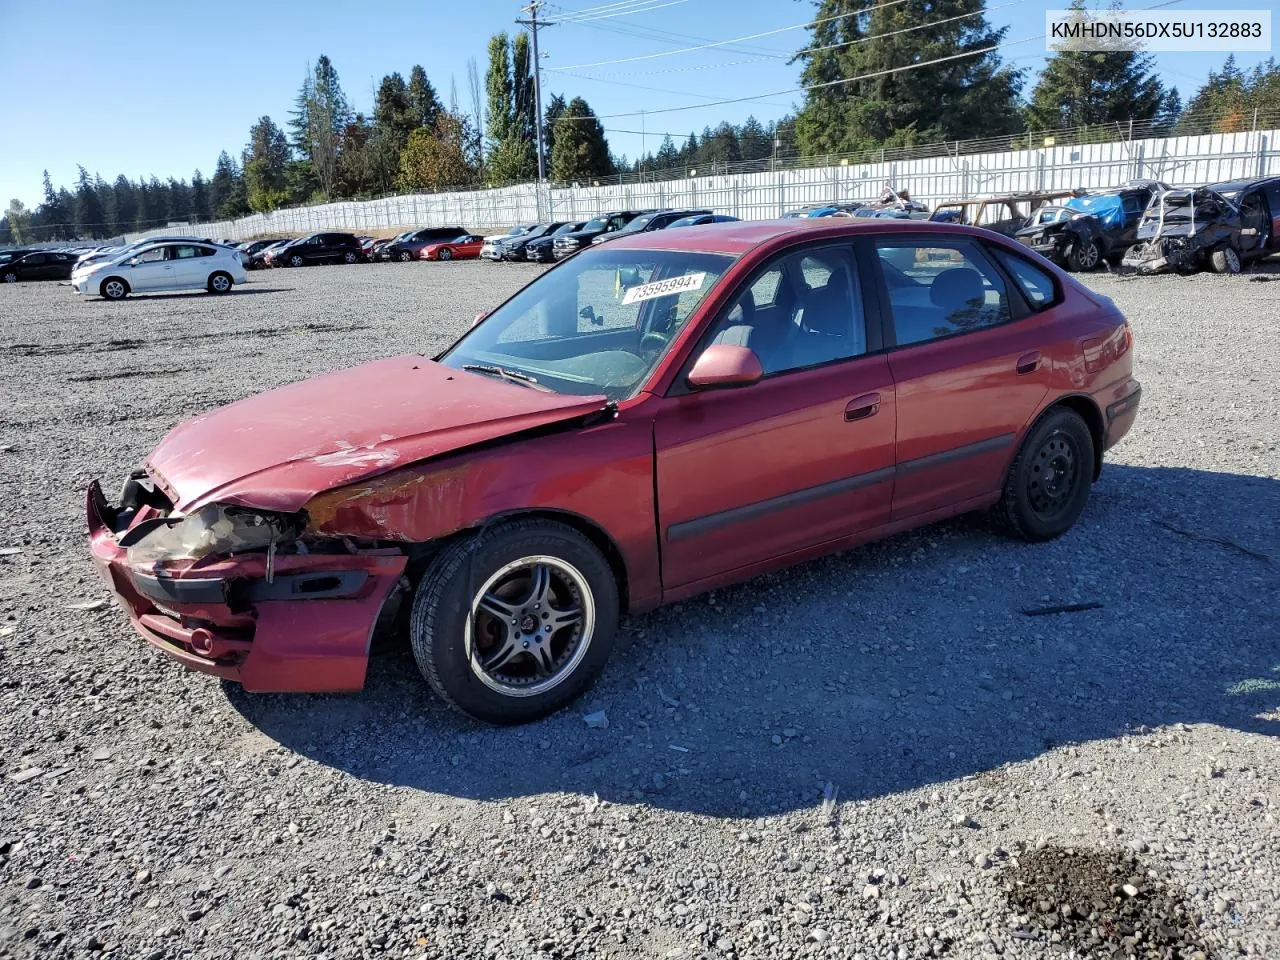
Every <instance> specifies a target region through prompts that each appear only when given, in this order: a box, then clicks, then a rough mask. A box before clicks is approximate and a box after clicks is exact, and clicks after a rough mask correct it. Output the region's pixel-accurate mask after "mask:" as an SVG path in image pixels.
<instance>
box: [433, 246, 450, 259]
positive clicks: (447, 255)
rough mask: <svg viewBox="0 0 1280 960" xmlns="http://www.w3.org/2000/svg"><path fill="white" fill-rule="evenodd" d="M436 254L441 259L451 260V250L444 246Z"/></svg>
mask: <svg viewBox="0 0 1280 960" xmlns="http://www.w3.org/2000/svg"><path fill="white" fill-rule="evenodd" d="M436 256H437V257H439V258H440V259H441V260H452V259H453V251H452V250H450V249H449V248H448V247H445V248H444V249H443V250H441V251H440V252H439V253H438V254H436Z"/></svg>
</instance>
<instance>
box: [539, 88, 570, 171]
mask: <svg viewBox="0 0 1280 960" xmlns="http://www.w3.org/2000/svg"><path fill="white" fill-rule="evenodd" d="M564 108H565V102H564V97H563V96H562V95H560V94H558V93H557V94H553V95H552V97H551V99H550V100H549V101H548V102H547V109H546V111H545V112H544V114H543V120H542V141H543V148H542V149H543V151H544V153H543V156H547V157H549V156H551V151H552V150H553V149H554V148H555V145H556V124H558V123H559V122H560V118H561V117H562V116H564Z"/></svg>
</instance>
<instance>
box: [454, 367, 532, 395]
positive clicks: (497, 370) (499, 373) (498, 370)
mask: <svg viewBox="0 0 1280 960" xmlns="http://www.w3.org/2000/svg"><path fill="white" fill-rule="evenodd" d="M462 369H463V370H473V371H475V372H476V373H487V374H489V376H491V377H501V378H502V379H503V380H510V381H511V382H513V383H519V384H521V385H523V386H526V387H537V388H538V389H539V390H549V389H550V387H543V386H540V385H539V384H538V379H537V377H531V376H530V375H529V374H527V373H524V372H523V371H520V370H508V369H507V368H506V367H499V366H497V365H496V364H492V363H464V364H463V365H462Z"/></svg>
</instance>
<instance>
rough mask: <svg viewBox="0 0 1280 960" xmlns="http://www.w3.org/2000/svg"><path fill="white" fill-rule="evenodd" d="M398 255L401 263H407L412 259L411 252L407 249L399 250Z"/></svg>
mask: <svg viewBox="0 0 1280 960" xmlns="http://www.w3.org/2000/svg"><path fill="white" fill-rule="evenodd" d="M399 257H400V262H401V263H408V262H409V261H410V260H412V259H413V254H412V253H410V252H409V251H408V250H401V251H400V253H399Z"/></svg>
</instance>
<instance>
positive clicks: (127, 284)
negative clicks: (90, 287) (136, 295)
mask: <svg viewBox="0 0 1280 960" xmlns="http://www.w3.org/2000/svg"><path fill="white" fill-rule="evenodd" d="M112 280H119V281H120V282H121V283H123V284H124V292H125V293H133V284H131V283H130V282H129V281H128V280H126V279H125V278H124V277H119V276H116V275H115V274H114V273H113V274H111V275H110V276H107V277H103V278H102V280H101V281H99V283H98V293H100V294H101V293H102V288H103V287H105V286H106V285H107V284H108V283H109V282H110V281H112ZM103 295H104V296H105V294H103Z"/></svg>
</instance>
